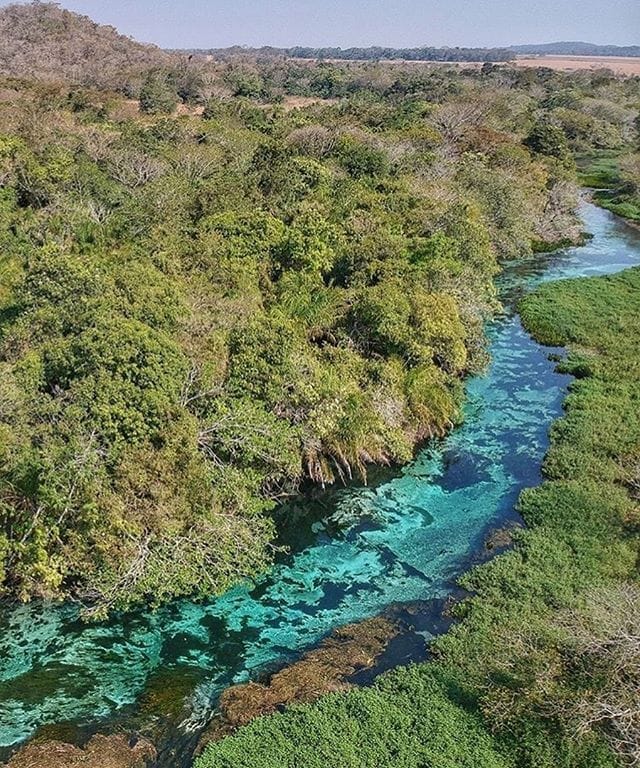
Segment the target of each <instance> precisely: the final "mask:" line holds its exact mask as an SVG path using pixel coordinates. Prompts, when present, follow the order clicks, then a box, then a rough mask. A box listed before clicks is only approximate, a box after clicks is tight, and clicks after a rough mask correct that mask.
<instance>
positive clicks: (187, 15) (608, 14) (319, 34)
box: [0, 0, 640, 48]
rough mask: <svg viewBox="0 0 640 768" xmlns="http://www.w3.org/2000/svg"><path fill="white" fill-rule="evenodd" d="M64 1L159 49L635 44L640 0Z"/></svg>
mask: <svg viewBox="0 0 640 768" xmlns="http://www.w3.org/2000/svg"><path fill="white" fill-rule="evenodd" d="M7 4H8V3H7V2H5V1H4V0H0V5H7ZM61 5H63V6H64V7H65V8H69V9H70V10H73V11H77V12H79V13H84V14H86V15H87V16H91V17H92V18H93V19H94V20H95V21H98V22H100V23H102V24H112V25H113V26H115V27H116V28H117V29H118V30H119V31H120V32H122V33H123V34H126V35H130V36H132V37H134V38H136V39H137V40H141V41H144V42H150V43H156V44H157V45H160V46H162V47H165V48H216V47H223V46H228V45H249V46H261V45H274V46H278V47H286V46H291V45H297V44H300V45H311V46H322V45H330V46H342V47H348V46H368V45H388V46H394V47H412V46H419V45H435V46H442V45H451V46H455V45H459V46H481V47H484V46H501V45H517V44H521V43H542V42H555V41H558V40H583V41H587V42H594V43H600V44H618V45H631V44H639V43H640V0H175V1H173V2H172V1H171V0H62V2H61Z"/></svg>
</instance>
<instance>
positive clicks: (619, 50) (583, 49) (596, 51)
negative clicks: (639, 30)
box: [509, 42, 640, 57]
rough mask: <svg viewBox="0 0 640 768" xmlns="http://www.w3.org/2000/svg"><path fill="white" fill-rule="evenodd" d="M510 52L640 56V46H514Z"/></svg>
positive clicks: (562, 44) (552, 54) (581, 44)
mask: <svg viewBox="0 0 640 768" xmlns="http://www.w3.org/2000/svg"><path fill="white" fill-rule="evenodd" d="M509 50H510V51H514V52H515V53H523V54H534V55H538V54H542V55H544V54H547V55H549V56H625V57H627V56H630V57H636V56H640V45H596V44H594V43H582V42H561V43H543V44H540V45H512V46H510V47H509Z"/></svg>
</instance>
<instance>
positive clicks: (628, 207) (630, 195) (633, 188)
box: [578, 150, 640, 222]
mask: <svg viewBox="0 0 640 768" xmlns="http://www.w3.org/2000/svg"><path fill="white" fill-rule="evenodd" d="M638 157H639V156H638V154H637V153H636V154H635V155H634V154H621V153H620V151H614V150H609V151H600V152H597V153H593V154H590V155H586V156H583V157H582V158H579V159H578V169H579V172H578V178H579V181H580V183H581V184H582V186H584V187H590V188H592V189H594V190H596V191H594V193H593V197H594V200H595V201H596V202H597V204H598V205H600V206H602V207H603V208H606V209H607V210H609V211H611V212H612V213H615V214H616V215H617V216H622V217H623V218H625V219H628V220H629V221H632V222H640V187H639V179H640V172H639V165H638V163H639V160H638Z"/></svg>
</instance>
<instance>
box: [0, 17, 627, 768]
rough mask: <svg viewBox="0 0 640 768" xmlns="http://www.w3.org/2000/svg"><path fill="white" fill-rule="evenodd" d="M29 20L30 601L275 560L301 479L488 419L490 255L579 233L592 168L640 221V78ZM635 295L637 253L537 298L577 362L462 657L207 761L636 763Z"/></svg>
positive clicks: (122, 597)
mask: <svg viewBox="0 0 640 768" xmlns="http://www.w3.org/2000/svg"><path fill="white" fill-rule="evenodd" d="M72 40H73V41H75V43H72V42H70V41H72ZM0 42H1V43H2V46H1V48H2V53H0V73H1V75H0V76H1V79H0V180H1V183H0V244H1V247H0V274H1V275H2V280H1V282H0V594H1V596H2V598H4V599H7V600H15V599H19V600H24V601H28V600H32V599H34V598H40V597H46V598H56V599H58V598H72V599H74V600H77V601H79V602H81V604H82V605H83V606H84V608H85V611H84V613H85V616H84V617H85V618H86V619H96V620H99V619H101V618H104V617H105V616H107V615H108V613H109V612H110V611H112V610H122V609H129V608H131V607H134V606H135V605H136V604H141V603H143V604H148V603H151V604H153V605H158V604H161V603H163V602H166V601H169V600H171V599H173V598H175V597H182V596H189V597H194V598H199V597H203V596H208V595H212V594H217V593H220V592H223V591H225V590H226V589H228V588H229V587H231V586H232V585H234V584H236V583H238V582H239V581H242V580H244V579H249V578H251V577H254V576H256V575H257V574H260V573H262V572H264V571H265V570H266V569H267V568H268V567H269V565H270V563H271V562H272V559H273V557H274V554H275V551H276V545H275V543H274V541H275V524H274V520H273V515H272V512H273V510H274V508H275V507H276V505H278V504H279V503H280V502H281V501H282V500H284V499H286V498H289V497H291V496H294V495H295V494H298V493H300V492H301V491H303V490H304V489H305V488H306V487H308V486H311V485H315V486H319V487H323V486H326V485H328V484H332V483H340V482H349V481H352V480H355V481H359V482H366V479H367V473H368V471H370V470H371V468H372V467H373V466H377V465H401V464H403V463H406V462H408V461H409V460H410V459H411V458H412V456H413V455H414V451H415V449H416V447H417V446H419V445H420V444H421V443H422V442H423V441H425V440H426V439H429V438H434V437H438V436H441V435H443V434H445V433H446V432H447V431H448V430H450V429H452V428H454V427H455V425H456V424H458V423H459V422H460V419H461V418H462V415H461V404H462V398H463V382H464V379H465V377H466V376H467V375H469V374H472V373H478V372H481V371H482V369H483V367H484V366H485V365H486V362H487V353H486V339H485V328H486V322H487V321H488V320H489V319H490V318H491V317H492V316H493V315H494V314H495V313H496V312H499V311H500V306H499V303H498V301H497V298H496V290H495V284H494V278H495V276H496V275H497V274H498V273H499V272H500V269H501V265H502V264H504V262H505V261H508V260H511V259H515V258H523V257H527V256H530V255H532V254H533V253H534V252H539V251H546V250H551V249H554V248H557V247H561V246H563V245H568V244H573V243H578V242H580V240H581V238H583V237H584V234H583V233H582V232H581V224H580V221H579V219H578V217H577V215H576V209H577V204H578V199H579V198H578V180H580V181H581V183H582V184H586V185H590V186H593V187H606V189H604V190H603V189H600V190H599V191H596V192H595V193H594V194H595V199H596V200H597V201H598V202H599V203H601V204H602V205H604V206H606V207H608V208H610V209H611V210H612V211H614V212H616V213H618V214H621V215H623V216H625V217H626V218H628V219H635V220H638V219H640V191H639V190H640V173H639V170H638V169H639V167H640V166H639V154H638V153H639V150H640V118H639V117H638V108H639V106H640V79H639V78H637V77H636V78H633V77H627V78H623V77H615V76H614V75H613V74H612V73H610V72H608V71H607V70H598V71H584V72H579V73H574V74H567V73H560V72H552V71H551V70H548V69H544V68H541V69H539V70H533V69H528V70H525V69H517V68H512V67H510V66H509V65H508V64H502V65H497V64H495V63H491V60H493V59H499V58H500V56H502V54H501V53H500V55H499V56H498V55H497V54H496V53H495V52H486V55H485V57H484V58H485V64H484V65H483V66H482V67H479V68H474V69H459V68H456V67H447V66H442V67H429V66H420V65H419V64H415V63H414V64H411V65H407V66H404V65H402V64H401V63H394V64H393V66H390V65H389V64H385V63H380V62H377V61H365V62H353V63H352V62H344V63H337V62H331V61H323V62H313V61H301V60H295V59H294V60H290V59H287V58H285V57H281V56H272V55H270V54H268V52H267V54H265V52H259V53H258V54H257V55H253V54H250V53H247V52H246V51H244V52H241V53H240V54H238V55H231V56H225V57H223V58H221V59H216V60H213V61H207V59H206V57H198V56H196V57H194V58H193V59H191V60H190V59H189V58H188V57H185V56H182V55H179V54H174V53H167V52H163V51H161V50H160V49H157V48H154V47H152V46H142V45H140V44H138V43H135V42H134V41H131V40H129V39H128V38H123V37H122V36H119V35H118V34H117V33H116V32H115V30H113V29H111V28H103V27H97V26H96V25H93V22H91V21H90V20H88V19H86V18H83V17H78V16H76V15H74V14H71V13H69V12H66V11H63V10H62V9H60V8H58V7H57V6H55V5H51V4H46V3H45V4H41V3H36V4H33V5H28V6H10V7H8V8H6V9H4V10H2V11H0ZM74 44H75V45H77V48H74ZM429 50H431V49H429ZM447 50H449V51H451V50H452V49H447ZM453 50H454V51H455V50H458V49H453ZM80 51H83V53H82V55H80V54H79V52H80ZM43 52H44V53H45V54H46V55H43ZM342 53H345V52H344V51H343V52H342ZM401 53H402V54H403V55H402V58H411V56H405V55H404V54H406V53H407V52H406V51H404V52H401ZM427 53H428V52H427ZM427 53H424V52H423V55H425V56H426V55H427ZM288 55H289V56H292V57H301V58H314V59H317V58H324V57H325V53H322V52H320V53H319V52H318V51H315V52H314V53H312V54H310V56H307V55H306V53H305V51H304V50H303V49H298V53H292V52H288ZM429 55H430V56H431V58H434V59H436V58H438V57H440V56H442V55H443V54H441V53H440V52H432V54H429ZM453 55H454V54H452V53H449V54H444V56H445V57H446V56H453ZM467 55H468V52H466V51H458V53H456V54H455V56H460V57H461V58H460V60H463V59H465V58H466V57H467ZM469 55H470V54H469ZM474 55H476V54H474ZM326 57H330V58H334V56H333V54H331V55H330V52H329V53H326ZM388 57H389V55H388V54H386V53H384V51H383V52H382V53H380V52H378V53H377V54H376V55H375V56H373V55H372V56H371V57H369V56H367V58H375V59H383V58H388ZM340 58H344V56H342V55H341V56H340ZM353 58H361V57H360V56H357V55H355V54H354V55H353ZM391 58H395V55H394V56H391ZM505 58H508V56H506V55H505ZM455 60H458V59H455ZM639 296H640V285H639V278H638V272H637V270H636V271H630V272H628V273H625V274H623V275H621V276H618V277H615V278H609V279H606V280H602V279H598V280H584V281H577V282H571V283H568V284H565V285H563V286H549V287H545V288H543V289H540V290H539V291H538V292H536V293H535V294H534V295H533V296H531V297H529V298H527V299H526V300H525V301H524V303H523V307H522V314H523V318H524V321H525V323H526V325H527V327H528V328H529V329H530V330H531V331H532V332H533V333H535V334H536V336H537V337H538V338H539V339H540V340H541V341H544V342H548V343H553V344H569V345H570V349H571V352H570V355H569V358H568V360H567V361H566V362H565V363H563V366H564V369H565V370H567V371H569V372H572V373H574V374H575V375H576V376H577V381H576V383H575V385H574V386H573V388H572V392H571V395H570V397H569V400H568V403H567V414H566V417H565V418H564V419H563V420H562V421H561V422H560V423H559V424H557V425H556V427H555V428H554V431H553V435H552V447H551V450H550V453H549V455H548V457H547V460H546V465H545V472H546V477H547V480H546V482H545V483H544V484H543V485H542V486H540V487H539V488H536V489H532V490H531V491H528V492H527V493H525V494H524V496H523V497H522V499H521V502H520V512H521V514H522V517H523V519H524V521H525V522H526V523H527V526H528V527H527V528H526V529H523V530H522V531H520V532H518V533H517V534H516V539H517V541H516V546H515V548H514V549H512V550H511V551H509V552H508V553H506V554H504V555H502V556H500V557H498V558H496V559H494V560H492V561H491V562H490V563H488V564H486V565H483V566H481V567H479V568H477V569H475V570H473V571H472V572H471V573H470V574H468V575H467V576H466V577H465V580H464V586H465V587H466V588H467V589H468V590H469V592H470V593H472V594H473V595H474V597H473V598H471V599H469V600H466V601H464V602H463V603H462V604H461V605H459V606H458V607H457V609H456V611H457V616H458V618H459V619H460V621H459V622H458V623H457V624H456V625H455V626H454V628H453V629H452V630H451V631H450V632H449V633H448V634H446V635H444V636H443V637H441V638H440V639H438V640H437V641H436V642H435V645H434V648H433V652H434V656H435V660H434V662H433V663H429V664H426V665H421V666H417V667H412V668H409V669H405V670H399V671H395V672H392V673H390V674H389V675H386V676H385V677H384V678H382V679H381V681H380V682H378V683H377V684H376V685H374V686H373V687H371V688H369V689H365V690H359V691H355V692H351V693H349V694H346V695H345V694H335V695H332V696H329V697H327V698H324V699H323V700H322V701H321V702H320V703H319V704H318V705H316V706H310V705H307V706H299V707H293V708H291V709H289V710H287V711H286V712H285V713H284V714H278V715H275V716H271V717H266V718H261V719H259V720H257V721H255V722H254V723H252V724H251V725H249V726H248V727H247V728H245V729H243V730H241V731H240V732H239V734H238V735H236V736H232V737H231V738H229V739H225V740H224V741H222V742H220V743H219V744H216V745H212V746H210V747H209V749H208V750H207V751H206V752H205V754H204V755H203V756H202V757H201V758H200V759H199V763H198V765H199V766H200V768H222V767H223V766H224V767H227V766H228V767H229V768H231V766H233V768H241V767H242V766H244V765H246V766H251V768H258V767H259V766H265V768H267V767H268V768H273V767H275V766H278V767H279V768H280V766H282V767H284V766H297V765H301V764H305V765H308V766H309V767H310V768H311V767H312V766H315V765H317V766H323V768H324V766H340V768H342V766H358V768H364V767H365V766H367V767H368V766H371V768H374V767H375V768H382V767H383V766H386V765H388V766H392V765H393V766H396V767H397V768H399V767H400V766H406V768H419V766H434V768H435V766H437V768H446V767H447V766H451V768H454V766H455V767H456V768H459V767H460V766H469V768H471V766H487V768H489V767H493V766H495V767H496V768H498V767H500V768H503V767H504V768H515V766H519V767H526V768H552V766H553V767H554V768H555V766H562V767H563V768H613V766H617V765H620V764H621V762H620V761H627V762H628V763H629V764H631V765H638V761H639V760H640V755H639V754H638V748H637V745H638V743H639V740H640V732H639V730H638V728H639V724H638V715H637V706H636V704H637V702H636V701H635V698H637V690H638V685H639V684H640V680H639V679H638V647H637V645H636V644H634V643H635V640H634V638H636V639H637V636H638V625H639V623H640V617H639V616H638V603H639V602H640V598H639V597H638V588H637V565H638V540H637V528H638V504H637V501H638V484H639V480H638V451H639V447H638V446H639V445H640V443H639V440H640V437H639V436H640V426H639V424H638V417H637V413H638V409H637V401H638V397H639V393H640V385H639V384H638V370H637V349H638V342H639V336H640V328H638V317H639V315H638V310H640V307H639V306H638V297H639ZM634 697H635V698H634ZM634 707H635V709H634Z"/></svg>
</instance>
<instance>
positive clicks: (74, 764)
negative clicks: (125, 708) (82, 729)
mask: <svg viewBox="0 0 640 768" xmlns="http://www.w3.org/2000/svg"><path fill="white" fill-rule="evenodd" d="M155 756H156V751H155V749H154V747H153V745H152V744H151V743H150V742H148V741H146V740H144V739H139V740H132V739H129V738H127V737H126V736H124V735H121V734H117V735H115V736H100V735H97V736H94V737H93V738H92V739H91V740H90V741H89V743H88V744H87V746H86V747H85V748H84V749H80V747H75V746H73V744H65V743H64V742H62V741H44V742H40V743H31V744H27V746H26V747H23V748H22V749H21V750H20V751H19V752H17V753H16V754H15V755H14V756H13V757H12V758H11V760H9V762H8V763H7V768H145V766H146V765H147V764H148V762H149V761H151V760H153V759H154V758H155Z"/></svg>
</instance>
